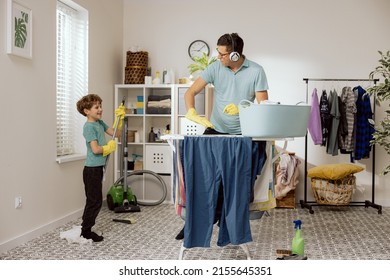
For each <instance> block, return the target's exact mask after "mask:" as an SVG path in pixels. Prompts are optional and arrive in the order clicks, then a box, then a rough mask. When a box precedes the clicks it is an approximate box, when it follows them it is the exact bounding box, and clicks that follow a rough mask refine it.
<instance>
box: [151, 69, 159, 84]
mask: <svg viewBox="0 0 390 280" xmlns="http://www.w3.org/2000/svg"><path fill="white" fill-rule="evenodd" d="M152 84H154V85H159V84H161V78H160V72H159V71H157V72H156V77H155V78H154V79H153V82H152Z"/></svg>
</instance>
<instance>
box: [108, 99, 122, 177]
mask: <svg viewBox="0 0 390 280" xmlns="http://www.w3.org/2000/svg"><path fill="white" fill-rule="evenodd" d="M125 101H126V96H123V99H122V103H121V105H122V106H123V105H125ZM120 118H121V116H118V118H117V119H116V123H115V128H114V133H113V134H112V138H111V139H112V140H114V139H115V137H116V132H117V130H118V125H119V122H120ZM109 158H110V155H108V156H107V158H106V162H105V164H104V168H103V181H105V179H106V169H107V164H108V160H109Z"/></svg>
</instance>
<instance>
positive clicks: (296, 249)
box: [291, 220, 305, 256]
mask: <svg viewBox="0 0 390 280" xmlns="http://www.w3.org/2000/svg"><path fill="white" fill-rule="evenodd" d="M294 224H295V227H294V228H295V235H294V238H293V240H292V246H291V251H292V253H293V254H297V255H299V256H304V255H305V253H304V248H305V241H304V240H303V236H302V232H301V225H302V222H301V220H295V221H294Z"/></svg>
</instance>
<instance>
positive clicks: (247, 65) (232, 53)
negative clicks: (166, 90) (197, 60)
mask: <svg viewBox="0 0 390 280" xmlns="http://www.w3.org/2000/svg"><path fill="white" fill-rule="evenodd" d="M243 47H244V41H243V40H242V38H241V37H240V36H238V34H237V33H232V34H224V35H222V36H221V37H220V38H219V39H218V42H217V51H218V59H219V60H218V61H216V62H214V63H212V64H211V65H209V67H208V68H207V69H206V70H205V71H204V72H203V73H202V74H201V76H200V77H199V78H198V79H197V80H196V81H195V82H194V83H193V85H192V86H191V87H190V88H189V89H188V90H187V92H186V93H185V96H184V98H185V103H186V108H187V114H186V117H187V118H188V119H190V120H192V121H194V122H197V123H200V124H202V125H204V126H205V127H206V128H214V129H215V131H217V132H220V133H227V134H241V127H240V119H239V117H238V109H237V105H238V103H239V102H240V101H241V100H243V99H246V100H250V101H254V100H255V99H256V100H257V102H258V103H260V102H261V101H263V100H267V99H268V92H267V90H268V82H267V77H266V75H265V72H264V69H263V67H262V66H260V65H259V64H257V63H255V62H253V61H250V60H249V59H247V58H246V57H245V56H244V55H243ZM207 84H212V85H213V86H214V100H213V111H212V115H211V119H210V121H211V122H209V121H208V120H207V119H205V118H202V117H199V116H198V115H197V113H196V109H195V95H196V94H198V93H199V92H200V91H202V90H203V89H204V88H205V87H206V85H207Z"/></svg>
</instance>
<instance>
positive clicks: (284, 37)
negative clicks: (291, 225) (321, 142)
mask: <svg viewBox="0 0 390 280" xmlns="http://www.w3.org/2000/svg"><path fill="white" fill-rule="evenodd" d="M124 4H125V9H124V11H125V12H124V39H123V47H124V50H128V49H129V47H131V46H134V45H138V46H140V47H141V48H142V49H143V50H146V51H148V52H149V64H150V66H151V67H152V73H153V74H154V73H155V72H156V71H162V69H163V68H164V67H167V68H173V69H174V70H175V72H176V77H177V78H179V77H183V76H188V75H189V73H188V71H187V65H189V64H190V63H191V62H192V61H191V59H190V58H189V56H188V54H187V48H188V45H189V44H190V43H191V42H192V41H193V40H196V39H202V40H205V41H206V42H207V43H208V44H209V45H210V47H211V49H212V50H214V49H215V47H216V42H217V39H218V38H219V37H220V36H221V35H222V34H224V33H232V32H237V33H239V34H240V35H241V37H242V38H243V39H244V42H245V46H244V54H245V55H246V56H247V57H248V58H249V59H252V60H254V61H256V62H258V63H260V64H261V65H263V67H264V68H265V71H266V73H267V76H268V82H269V86H270V89H269V95H270V99H272V100H275V101H281V102H282V103H285V104H295V103H297V102H299V101H304V100H305V99H306V84H305V83H304V82H303V80H302V79H303V78H304V77H306V78H339V79H342V78H345V79H348V78H350V79H354V78H358V79H367V78H368V75H369V73H370V72H371V71H372V70H373V69H374V67H375V66H376V65H377V61H378V59H379V55H378V53H377V51H378V50H383V51H386V50H388V49H389V46H390V37H389V36H388V35H387V34H388V27H389V26H390V17H388V15H387V12H388V11H389V10H390V1H387V0H341V1H340V0H330V1H322V0H314V1H313V0H289V1H284V0H274V1H267V0H242V1H233V0H225V1H209V0H197V1H182V0H165V1H153V0H143V1H137V0H124ZM312 85H313V86H316V87H317V88H318V89H319V90H321V89H325V88H326V89H328V90H329V89H331V88H332V89H333V87H334V88H336V90H338V91H339V93H340V92H341V88H342V87H343V86H345V85H350V86H355V85H357V84H352V83H351V84H347V83H330V84H329V83H328V84H325V83H314V84H311V85H310V88H309V96H310V95H311V92H312V90H313V87H312ZM362 86H363V87H366V86H368V84H362ZM319 92H320V91H319ZM328 92H329V91H328ZM378 110H382V112H383V109H378ZM381 115H382V116H383V113H381V112H380V111H379V112H378V114H377V116H378V117H380V116H381ZM279 144H282V143H279ZM288 149H289V150H290V151H295V152H296V153H297V154H298V156H300V157H304V139H303V138H300V139H296V140H295V141H293V142H290V143H289V144H288ZM376 158H377V160H376V174H377V176H376V196H375V202H377V203H380V204H382V205H387V206H390V190H389V189H390V182H388V181H389V179H388V178H387V177H383V176H379V175H378V174H379V173H380V170H381V169H382V168H383V167H384V166H385V165H386V164H387V163H389V156H388V155H387V154H385V153H384V152H383V150H382V149H381V148H380V147H377V153H376ZM308 162H309V167H311V166H312V165H319V164H325V163H336V162H349V157H348V156H338V157H332V156H329V155H327V154H326V153H325V151H324V148H321V147H317V146H314V145H312V141H311V139H310V138H309V148H308ZM358 164H362V165H363V166H364V167H365V168H366V170H367V172H364V173H361V174H358V185H360V186H361V187H363V190H364V191H363V192H360V191H358V192H356V194H355V200H357V201H362V200H365V199H368V200H371V174H372V172H371V170H372V164H371V159H370V160H362V161H361V162H359V163H358ZM302 167H303V165H302ZM302 173H303V172H302ZM300 181H301V183H300V185H299V187H298V188H299V189H298V191H297V193H298V199H300V198H302V199H303V176H301V180H300ZM308 187H309V190H308V194H309V200H312V199H311V198H312V196H311V189H310V182H309V184H308Z"/></svg>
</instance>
